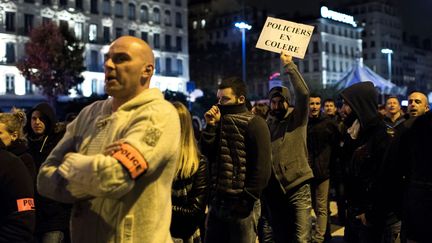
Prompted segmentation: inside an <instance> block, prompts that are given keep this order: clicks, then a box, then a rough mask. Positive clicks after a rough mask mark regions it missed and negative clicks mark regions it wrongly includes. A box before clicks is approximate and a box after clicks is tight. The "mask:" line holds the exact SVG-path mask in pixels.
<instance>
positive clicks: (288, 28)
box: [256, 17, 314, 59]
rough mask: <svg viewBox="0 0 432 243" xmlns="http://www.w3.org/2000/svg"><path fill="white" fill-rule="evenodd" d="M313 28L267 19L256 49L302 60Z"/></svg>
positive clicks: (281, 20)
mask: <svg viewBox="0 0 432 243" xmlns="http://www.w3.org/2000/svg"><path fill="white" fill-rule="evenodd" d="M313 29H314V27H313V26H311V25H305V24H299V23H295V22H291V21H286V20H283V19H277V18H272V17H267V20H266V22H265V24H264V27H263V29H262V31H261V34H260V37H259V38H258V42H257V44H256V48H260V49H264V50H267V51H272V52H276V53H281V52H282V51H287V52H288V54H289V55H291V56H293V57H298V58H301V59H303V58H304V55H305V53H306V49H307V47H308V44H309V41H310V38H311V36H312V33H313Z"/></svg>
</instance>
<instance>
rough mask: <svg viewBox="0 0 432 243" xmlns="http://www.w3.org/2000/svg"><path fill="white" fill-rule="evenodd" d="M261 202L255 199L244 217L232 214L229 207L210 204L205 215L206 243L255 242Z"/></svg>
mask: <svg viewBox="0 0 432 243" xmlns="http://www.w3.org/2000/svg"><path fill="white" fill-rule="evenodd" d="M260 214H261V203H260V201H259V200H257V201H256V202H255V204H254V207H253V210H252V211H251V212H250V214H249V215H248V216H246V217H243V218H240V217H236V216H234V215H233V214H232V212H231V210H230V208H227V207H224V206H220V205H213V206H212V205H210V208H209V213H208V215H207V229H206V234H205V242H206V243H213V242H214V243H220V242H224V243H255V241H256V238H257V226H258V219H259V217H260Z"/></svg>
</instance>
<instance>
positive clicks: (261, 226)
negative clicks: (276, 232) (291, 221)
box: [258, 199, 274, 243]
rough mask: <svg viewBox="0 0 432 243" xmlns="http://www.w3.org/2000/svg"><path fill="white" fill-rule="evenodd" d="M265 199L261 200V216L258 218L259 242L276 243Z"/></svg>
mask: <svg viewBox="0 0 432 243" xmlns="http://www.w3.org/2000/svg"><path fill="white" fill-rule="evenodd" d="M266 205H267V204H266V202H265V200H264V199H262V200H261V217H260V218H259V220H258V241H259V243H274V241H273V230H272V228H271V225H270V220H269V217H268V212H267V206H266Z"/></svg>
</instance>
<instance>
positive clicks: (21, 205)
mask: <svg viewBox="0 0 432 243" xmlns="http://www.w3.org/2000/svg"><path fill="white" fill-rule="evenodd" d="M16 202H17V208H18V212H24V211H31V210H35V206H34V201H33V198H21V199H17V200H16Z"/></svg>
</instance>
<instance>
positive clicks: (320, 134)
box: [307, 116, 340, 180]
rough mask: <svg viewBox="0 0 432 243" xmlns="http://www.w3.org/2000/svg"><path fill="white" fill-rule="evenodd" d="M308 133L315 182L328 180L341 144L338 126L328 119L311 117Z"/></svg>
mask: <svg viewBox="0 0 432 243" xmlns="http://www.w3.org/2000/svg"><path fill="white" fill-rule="evenodd" d="M307 131H308V133H307V145H308V153H309V155H308V159H309V165H310V167H311V168H312V171H313V174H314V180H326V179H328V178H329V177H330V168H331V166H332V165H331V162H332V161H333V160H334V157H336V152H337V149H338V146H339V142H340V141H339V140H340V133H339V128H338V125H337V124H336V122H335V121H333V120H332V119H330V118H328V117H324V116H319V117H314V118H311V117H310V118H309V122H308V130H307Z"/></svg>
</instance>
